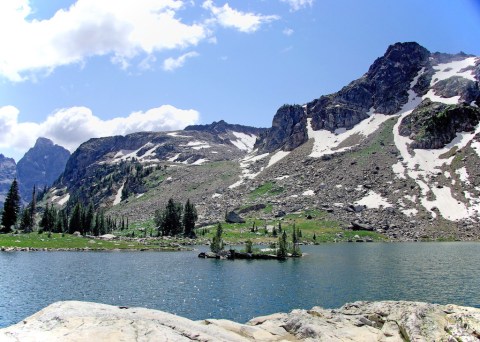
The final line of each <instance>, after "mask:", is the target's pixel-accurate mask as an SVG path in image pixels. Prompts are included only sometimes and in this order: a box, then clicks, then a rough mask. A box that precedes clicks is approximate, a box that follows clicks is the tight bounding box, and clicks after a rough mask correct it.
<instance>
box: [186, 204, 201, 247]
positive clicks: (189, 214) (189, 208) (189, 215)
mask: <svg viewBox="0 0 480 342" xmlns="http://www.w3.org/2000/svg"><path fill="white" fill-rule="evenodd" d="M197 219H198V215H197V210H196V209H195V206H194V205H193V204H191V203H190V199H187V203H185V207H184V210H183V228H184V233H183V234H184V235H185V236H186V237H189V238H192V239H194V238H196V237H197V236H196V235H195V230H194V229H195V222H196V221H197Z"/></svg>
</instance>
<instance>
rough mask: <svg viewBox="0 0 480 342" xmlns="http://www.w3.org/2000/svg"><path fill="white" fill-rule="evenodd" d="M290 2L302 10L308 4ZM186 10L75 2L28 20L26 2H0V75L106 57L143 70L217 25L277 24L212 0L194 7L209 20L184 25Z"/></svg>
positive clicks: (160, 3) (207, 36)
mask: <svg viewBox="0 0 480 342" xmlns="http://www.w3.org/2000/svg"><path fill="white" fill-rule="evenodd" d="M290 2H291V3H295V2H298V4H297V5H296V6H302V3H303V2H307V3H308V2H311V0H310V1H308V0H297V1H292V0H290ZM191 6H196V5H195V3H194V2H192V1H186V0H185V1H182V0H122V1H117V0H101V1H98V0H77V1H76V2H75V3H74V4H73V5H71V6H70V7H69V8H67V9H61V10H59V11H57V12H56V13H55V14H54V15H53V16H52V17H51V18H48V19H43V20H38V19H32V16H33V15H34V13H33V11H32V8H31V7H30V0H8V1H0V31H1V32H2V34H1V35H0V51H2V52H1V53H0V76H3V77H6V78H7V79H9V80H11V81H22V80H26V79H29V78H31V77H34V76H35V75H36V73H38V72H39V71H41V72H47V73H48V72H50V71H52V70H54V69H55V68H57V67H59V66H62V65H69V64H73V63H84V62H85V60H86V59H87V58H89V57H93V56H108V57H109V58H110V60H111V61H112V62H113V63H114V64H116V65H118V66H119V67H121V68H122V69H126V68H128V67H130V66H131V63H132V60H133V59H134V58H135V57H137V56H140V57H141V59H142V61H146V62H147V63H143V64H141V65H139V67H140V68H141V69H145V67H147V69H148V68H149V67H150V65H151V64H149V63H148V62H152V61H153V60H154V58H148V56H149V55H152V54H155V53H158V52H162V51H169V50H184V49H187V48H191V47H193V46H197V45H198V44H199V43H200V42H202V41H206V42H215V41H216V38H215V36H214V31H213V30H212V28H214V27H215V26H216V25H217V24H218V25H220V26H222V27H228V28H231V29H235V30H238V31H241V32H246V33H251V32H255V31H257V30H258V29H259V28H260V27H261V26H262V25H263V24H266V23H269V22H271V21H274V20H277V19H279V17H278V16H276V15H262V14H257V13H251V12H242V11H239V10H236V9H234V8H232V7H230V5H229V4H228V3H225V4H224V5H223V6H221V7H217V6H215V5H214V3H213V1H211V0H207V1H204V2H203V3H202V5H201V6H200V7H199V8H200V10H206V11H208V12H209V13H210V14H211V15H212V17H211V18H208V19H207V20H205V19H203V17H202V15H199V18H200V19H199V20H197V21H193V22H186V21H184V20H183V19H182V18H181V16H180V15H178V16H177V13H178V12H179V11H181V10H183V9H185V8H187V7H191ZM292 6H294V5H293V4H292ZM142 55H143V56H142ZM144 56H147V57H146V58H144Z"/></svg>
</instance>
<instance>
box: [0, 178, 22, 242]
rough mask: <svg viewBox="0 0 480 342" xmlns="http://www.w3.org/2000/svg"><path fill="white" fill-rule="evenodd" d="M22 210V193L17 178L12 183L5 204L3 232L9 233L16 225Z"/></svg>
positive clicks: (1, 229)
mask: <svg viewBox="0 0 480 342" xmlns="http://www.w3.org/2000/svg"><path fill="white" fill-rule="evenodd" d="M19 212H20V195H19V194H18V183H17V179H16V178H15V179H14V180H13V182H12V185H10V189H9V190H8V193H7V197H6V198H5V203H4V204H3V213H2V226H3V227H1V228H0V232H1V233H9V232H10V231H11V230H12V226H13V225H15V223H16V222H17V219H18V214H19Z"/></svg>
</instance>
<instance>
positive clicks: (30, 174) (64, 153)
mask: <svg viewBox="0 0 480 342" xmlns="http://www.w3.org/2000/svg"><path fill="white" fill-rule="evenodd" d="M69 157H70V152H69V151H68V150H67V149H65V148H64V147H62V146H59V145H56V144H54V143H53V142H52V141H51V140H49V139H46V138H38V139H37V142H36V143H35V146H33V147H32V148H31V149H29V150H28V151H27V153H25V155H24V156H23V158H22V159H20V160H19V161H18V164H17V175H18V182H19V191H20V196H21V197H22V199H23V200H24V201H26V202H29V201H30V200H31V199H32V189H33V186H34V185H35V186H36V187H37V189H40V190H41V189H43V188H44V187H49V186H51V185H52V184H53V182H55V180H57V178H58V177H59V176H60V174H61V173H62V172H63V171H64V170H65V165H66V164H67V160H68V158H69Z"/></svg>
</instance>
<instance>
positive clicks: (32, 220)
mask: <svg viewBox="0 0 480 342" xmlns="http://www.w3.org/2000/svg"><path fill="white" fill-rule="evenodd" d="M36 211H37V188H36V186H35V185H34V186H33V190H32V202H31V203H30V210H29V213H30V226H27V227H25V230H24V231H25V232H26V233H27V232H31V231H33V228H35V212H36Z"/></svg>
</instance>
